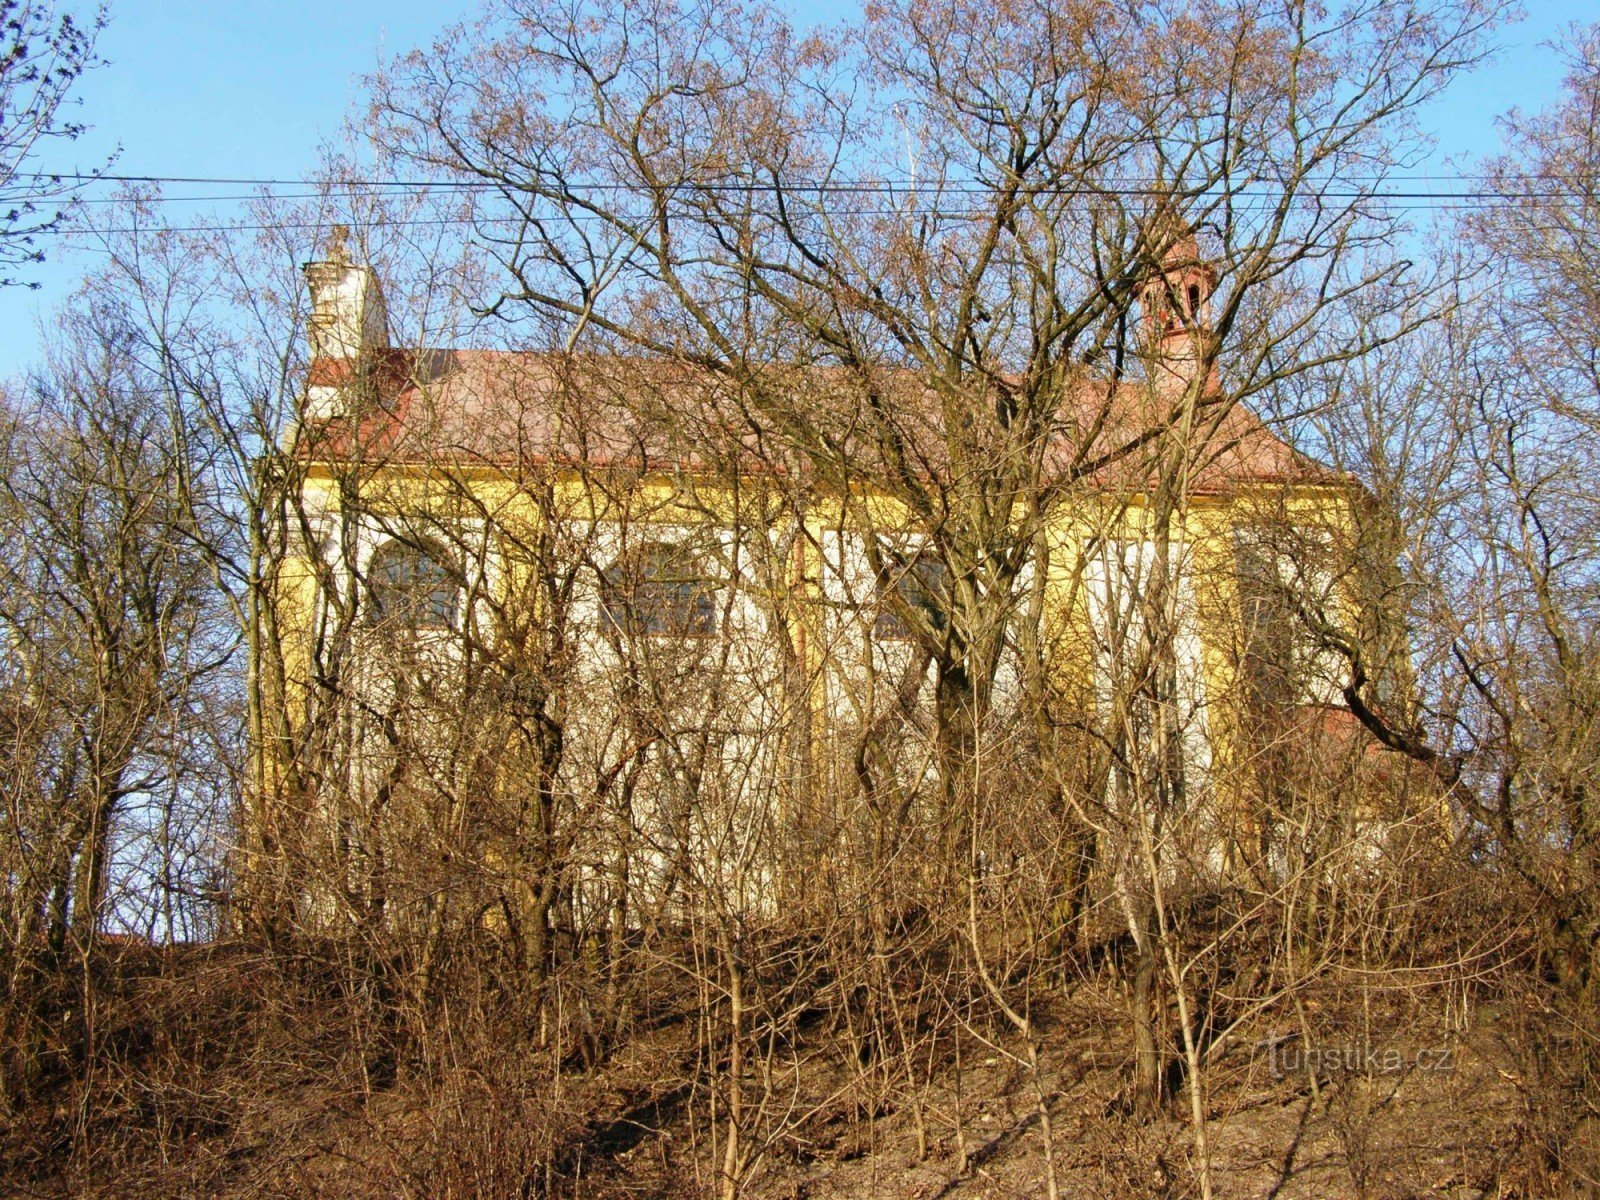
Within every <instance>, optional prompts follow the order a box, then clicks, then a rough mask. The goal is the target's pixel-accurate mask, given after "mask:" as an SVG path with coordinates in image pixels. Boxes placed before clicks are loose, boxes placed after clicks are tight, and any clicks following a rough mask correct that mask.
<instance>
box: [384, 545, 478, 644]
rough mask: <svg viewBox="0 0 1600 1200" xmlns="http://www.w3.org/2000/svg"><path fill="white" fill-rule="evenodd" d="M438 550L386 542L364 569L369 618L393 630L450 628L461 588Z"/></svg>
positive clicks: (423, 546)
mask: <svg viewBox="0 0 1600 1200" xmlns="http://www.w3.org/2000/svg"><path fill="white" fill-rule="evenodd" d="M448 563H449V560H448V558H447V557H446V556H445V554H444V552H443V551H442V550H440V549H439V548H438V547H437V546H432V545H426V544H424V545H411V544H408V543H405V542H386V543H385V544H384V545H383V546H381V547H379V548H378V551H377V553H375V554H374V555H373V556H372V562H371V563H370V564H369V565H368V567H367V591H368V597H369V604H368V606H367V616H368V620H369V621H370V622H371V623H372V624H374V625H383V626H387V627H389V628H393V629H452V628H454V627H455V623H456V605H457V602H458V601H459V599H460V592H461V589H460V588H459V587H458V586H457V585H456V581H455V577H454V575H453V573H452V572H451V570H450V567H449V565H448Z"/></svg>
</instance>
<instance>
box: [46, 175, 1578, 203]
mask: <svg viewBox="0 0 1600 1200" xmlns="http://www.w3.org/2000/svg"><path fill="white" fill-rule="evenodd" d="M17 177H19V178H28V179H38V180H60V181H69V182H74V183H122V184H158V185H165V184H190V185H195V186H207V187H258V188H297V189H318V190H310V191H307V190H302V191H301V192H300V193H298V194H297V195H296V196H291V197H280V198H285V199H295V198H300V199H314V198H316V197H318V196H320V195H324V194H326V193H327V192H329V191H338V190H343V189H350V188H359V189H363V190H369V191H446V192H448V191H465V192H476V191H497V190H510V191H520V190H523V189H521V188H519V187H518V186H517V185H516V184H515V183H514V182H504V183H502V182H501V181H497V180H488V179H331V180H326V181H318V180H311V179H281V178H280V179H275V178H265V177H257V178H251V177H246V176H204V175H111V174H98V173H94V172H47V171H34V172H18V173H17ZM1501 177H1502V178H1504V179H1507V180H1518V181H1523V182H1527V181H1536V180H1537V181H1545V182H1552V183H1559V182H1561V181H1562V177H1561V176H1559V175H1557V174H1554V173H1552V172H1524V173H1507V174H1504V175H1503V176H1501ZM1419 179H1420V180H1443V181H1450V180H1453V181H1456V182H1459V183H1463V184H1465V183H1468V182H1469V181H1471V182H1476V179H1477V177H1472V176H1466V175H1461V174H1457V173H1450V174H1431V175H1416V174H1404V175H1401V174H1396V175H1382V176H1378V175H1371V176H1355V175H1347V176H1341V177H1339V178H1338V179H1330V180H1326V181H1321V183H1326V184H1328V185H1344V186H1348V187H1349V188H1350V190H1332V189H1331V188H1330V189H1328V190H1322V189H1321V184H1320V183H1319V181H1316V180H1308V179H1302V180H1298V181H1296V182H1297V185H1298V186H1301V187H1302V188H1303V189H1304V194H1305V196H1306V198H1307V199H1311V198H1318V199H1327V200H1361V199H1376V200H1386V201H1387V200H1406V201H1427V200H1437V201H1467V200H1474V201H1502V200H1545V199H1558V198H1560V197H1562V196H1566V195H1570V194H1573V193H1576V192H1580V191H1586V186H1585V187H1579V186H1577V185H1572V186H1563V187H1560V188H1553V189H1548V190H1535V189H1531V188H1524V189H1521V190H1513V189H1506V188H1488V189H1476V190H1471V191H1460V190H1453V189H1451V190H1441V189H1439V188H1426V189H1416V190H1397V191H1387V190H1376V189H1365V188H1357V187H1355V186H1354V185H1356V184H1359V183H1361V182H1363V181H1365V182H1369V183H1372V184H1378V183H1381V182H1384V181H1387V180H1396V181H1400V180H1407V181H1409V180H1419ZM560 186H561V190H562V191H564V192H570V193H573V194H578V193H583V192H605V191H613V192H615V191H622V192H630V191H643V190H646V189H644V188H643V187H641V186H640V185H637V184H631V183H621V182H612V181H599V180H573V181H568V182H564V183H562V184H561V185H560ZM685 186H686V187H689V188H692V189H693V190H695V191H707V192H729V193H751V194H768V193H776V192H780V191H782V192H791V193H793V192H802V193H812V194H819V195H901V194H905V193H910V192H931V191H937V192H939V193H941V194H948V195H983V194H987V193H989V192H992V191H994V190H996V189H995V187H994V186H992V185H985V184H981V183H945V184H936V185H934V186H931V187H930V186H929V185H928V184H927V182H926V181H922V182H920V183H918V182H914V181H911V180H895V179H885V180H873V181H868V180H835V181H811V180H795V181H789V182H784V183H763V182H756V181H749V182H739V181H736V182H727V183H714V182H704V183H694V184H689V185H685ZM666 190H669V191H670V190H672V189H671V188H670V187H669V188H667V189H666ZM1025 190H1026V191H1027V192H1028V193H1029V194H1034V195H1046V196H1065V197H1073V196H1151V197H1157V196H1166V195H1171V194H1172V191H1173V189H1172V188H1171V187H1168V186H1161V185H1157V184H1156V183H1154V182H1153V181H1149V180H1140V179H1132V178H1118V177H1116V176H1112V177H1110V178H1108V179H1107V180H1106V181H1105V182H1104V183H1099V184H1063V185H1060V186H1054V187H1031V188H1027V189H1025ZM1182 190H1184V189H1180V191H1182ZM1208 191H1209V189H1206V188H1202V189H1200V190H1199V191H1198V192H1197V193H1196V194H1197V195H1200V196H1204V195H1206V194H1208ZM1234 194H1235V195H1239V196H1243V197H1245V198H1250V199H1270V198H1276V197H1277V196H1278V195H1279V192H1278V191H1276V190H1274V189H1273V187H1272V183H1271V181H1270V180H1260V181H1257V182H1254V183H1250V184H1245V185H1243V187H1242V188H1241V189H1240V190H1239V191H1237V192H1235V193H1234ZM259 198H261V197H258V196H256V195H246V196H194V197H190V196H182V197H153V198H152V199H155V200H157V201H159V202H164V203H200V202H204V201H207V200H210V201H220V200H253V199H259ZM96 202H97V203H115V202H116V201H115V199H114V198H111V199H100V198H97V199H96Z"/></svg>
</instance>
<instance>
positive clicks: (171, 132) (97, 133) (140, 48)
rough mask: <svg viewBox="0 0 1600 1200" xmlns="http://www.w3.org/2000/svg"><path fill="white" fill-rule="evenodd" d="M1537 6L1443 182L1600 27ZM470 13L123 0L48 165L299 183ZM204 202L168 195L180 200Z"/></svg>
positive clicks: (1443, 131)
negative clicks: (376, 83)
mask: <svg viewBox="0 0 1600 1200" xmlns="http://www.w3.org/2000/svg"><path fill="white" fill-rule="evenodd" d="M78 7H84V6H82V5H80V6H78ZM793 7H794V10H795V11H796V13H797V14H799V15H801V16H802V17H803V18H805V19H815V20H826V19H829V18H830V17H832V16H833V15H836V14H838V13H840V12H842V11H848V10H849V8H850V7H852V6H851V5H850V4H849V0H837V2H834V3H828V4H821V5H817V4H804V3H795V4H794V5H793ZM1527 8H1528V9H1529V15H1528V17H1527V19H1526V20H1524V21H1523V22H1522V23H1520V24H1519V25H1517V26H1514V27H1512V28H1510V29H1508V30H1506V31H1505V32H1504V33H1503V34H1502V35H1501V38H1500V41H1501V43H1502V46H1503V49H1502V51H1501V55H1500V57H1499V59H1498V60H1497V61H1496V62H1493V63H1491V64H1489V65H1488V66H1486V67H1484V68H1482V69H1480V70H1479V71H1478V72H1476V73H1475V74H1474V75H1472V76H1471V77H1467V78H1463V79H1460V80H1458V81H1457V82H1456V83H1455V85H1454V86H1453V87H1452V88H1451V89H1450V91H1449V93H1448V94H1447V95H1446V96H1445V97H1444V98H1443V99H1442V100H1440V101H1439V102H1437V103H1436V104H1435V105H1434V106H1433V107H1432V108H1431V109H1430V110H1429V111H1428V112H1427V113H1425V114H1424V118H1423V119H1424V123H1425V124H1426V125H1428V126H1429V127H1430V128H1431V129H1432V130H1433V131H1434V133H1435V135H1436V136H1437V138H1438V141H1439V150H1438V152H1437V153H1436V154H1435V156H1434V158H1433V160H1432V162H1431V164H1430V168H1431V169H1432V170H1435V171H1438V172H1440V173H1442V174H1446V173H1449V172H1450V171H1451V164H1452V163H1464V162H1468V161H1470V159H1471V157H1472V156H1473V155H1474V154H1476V153H1480V152H1483V151H1485V150H1493V149H1495V148H1496V147H1497V146H1498V141H1499V139H1498V134H1497V133H1496V130H1495V124H1494V122H1495V118H1496V117H1497V116H1498V115H1499V114H1500V113H1502V112H1504V111H1505V110H1507V109H1509V108H1511V107H1513V106H1520V107H1522V108H1525V109H1537V108H1539V107H1541V106H1542V105H1544V104H1545V103H1547V102H1548V101H1549V100H1550V99H1552V98H1553V97H1554V96H1555V95H1556V93H1557V91H1558V90H1559V87H1560V83H1561V76H1562V68H1561V64H1560V62H1559V59H1558V58H1557V56H1556V55H1555V54H1554V52H1552V51H1551V50H1549V49H1548V48H1547V47H1545V46H1543V45H1541V43H1544V42H1548V41H1549V40H1550V39H1552V38H1553V37H1555V36H1557V34H1559V32H1560V31H1561V30H1562V29H1563V28H1564V27H1565V26H1567V25H1570V24H1572V23H1574V22H1580V21H1589V20H1593V19H1595V15H1596V14H1595V10H1594V7H1593V4H1592V0H1591V2H1589V3H1585V2H1583V0H1529V2H1528V4H1527ZM471 11H472V8H471V7H470V6H469V5H466V4H463V5H461V6H460V7H459V8H455V7H452V6H451V5H449V4H440V3H437V2H435V3H421V2H419V0H383V2H382V3H374V2H373V0H320V2H316V3H313V2H311V0H256V2H255V3H247V4H239V3H234V4H227V3H217V2H216V0H122V2H121V3H118V2H117V0H112V10H111V24H110V26H109V28H107V30H106V31H105V33H104V35H103V37H102V40H101V43H100V48H101V52H102V54H103V56H104V57H105V58H106V59H108V60H109V61H108V64H107V65H106V66H105V67H103V68H101V69H99V70H97V71H95V72H94V73H93V74H91V75H90V76H88V77H87V78H85V80H84V81H83V85H82V87H81V88H80V94H81V97H82V102H83V103H82V108H81V110H80V115H81V116H82V119H84V120H86V121H88V122H89V123H90V124H91V125H92V126H93V129H92V131H91V133H90V134H89V135H87V136H86V137H85V138H84V139H82V140H81V141H79V142H77V143H75V144H72V145H69V146H59V147H53V148H52V149H51V150H50V151H49V157H48V159H47V160H46V161H45V162H44V163H42V164H41V165H42V166H46V167H48V168H50V169H74V168H78V167H89V166H92V165H95V164H96V163H98V162H102V161H103V160H104V158H105V156H106V155H107V154H108V153H109V152H110V151H111V150H112V149H114V148H116V147H119V146H120V155H119V157H118V160H117V163H116V166H115V168H114V169H115V170H116V171H117V172H118V173H120V174H127V175H158V176H192V177H204V178H217V177H228V178H251V179H256V178H273V179H295V178H299V177H301V176H303V175H304V174H305V173H306V172H308V171H309V170H311V169H312V168H313V167H314V165H315V163H316V159H317V147H318V145H319V144H320V143H322V142H323V141H325V140H327V139H329V138H332V137H335V136H336V135H337V134H338V132H339V128H340V124H341V121H342V120H343V118H344V116H345V114H346V112H347V111H348V110H349V109H350V107H351V105H352V104H353V103H355V102H358V101H359V97H360V89H359V85H358V81H359V77H360V76H361V75H362V74H364V73H366V72H369V71H371V70H373V69H374V68H375V67H376V66H377V65H378V63H379V62H380V61H381V60H382V59H384V58H386V57H389V56H392V55H393V54H395V53H399V52H401V51H404V50H407V49H410V48H412V47H414V46H417V45H421V44H425V43H427V42H429V41H431V40H432V39H433V38H434V37H435V36H436V35H437V34H438V33H439V32H440V31H441V30H442V29H444V28H445V27H446V26H447V25H448V24H450V23H452V22H453V21H454V20H457V19H460V18H461V17H465V16H467V15H468V14H469V13H470V12H471ZM213 190H214V191H215V192H217V193H218V194H223V193H225V194H229V195H234V194H238V193H239V192H241V191H242V190H243V189H240V188H221V189H213ZM203 191H205V189H203V188H197V187H193V186H189V187H182V186H180V185H173V186H171V187H169V188H168V192H169V194H171V195H195V194H199V193H200V192H203ZM227 208H228V205H227V203H225V202H224V203H221V204H218V203H213V202H203V203H198V204H196V205H194V206H193V207H192V208H190V209H189V210H188V211H187V212H185V211H183V209H181V208H175V210H174V211H172V212H171V214H170V215H171V216H172V217H174V218H176V217H178V216H180V215H193V216H195V217H196V218H199V219H202V220H203V219H205V217H206V215H207V214H208V213H214V212H225V211H227ZM46 249H47V253H49V254H50V256H51V260H52V261H50V262H49V263H48V264H47V265H46V266H45V267H43V268H36V269H35V270H34V273H33V274H32V276H31V277H32V278H34V279H36V280H37V281H38V282H39V283H40V285H41V286H40V288H39V289H38V290H37V291H28V290H24V289H19V288H9V289H0V377H6V376H11V375H13V374H15V373H16V372H17V371H19V370H21V369H25V368H26V367H27V366H28V365H29V364H30V363H31V362H32V361H33V360H34V359H35V358H36V356H37V351H38V344H39V335H38V328H39V322H40V320H41V319H44V318H47V317H48V316H49V314H50V313H51V312H52V311H53V310H54V309H56V308H57V307H58V306H59V305H60V304H61V303H62V302H63V301H64V300H65V299H66V298H67V297H68V296H69V295H70V294H71V293H72V291H73V290H74V288H75V287H76V285H77V283H78V281H79V280H81V278H82V277H83V275H84V273H85V272H86V271H92V270H93V269H94V266H95V264H94V260H93V257H92V255H82V256H78V257H75V256H73V255H72V254H71V253H69V252H64V251H61V250H60V249H59V248H57V247H54V246H49V247H47V248H46Z"/></svg>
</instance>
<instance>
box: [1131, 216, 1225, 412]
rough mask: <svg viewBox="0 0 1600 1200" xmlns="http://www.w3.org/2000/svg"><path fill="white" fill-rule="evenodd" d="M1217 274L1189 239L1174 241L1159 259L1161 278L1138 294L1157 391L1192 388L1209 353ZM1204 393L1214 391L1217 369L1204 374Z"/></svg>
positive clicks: (1188, 235)
mask: <svg viewBox="0 0 1600 1200" xmlns="http://www.w3.org/2000/svg"><path fill="white" fill-rule="evenodd" d="M1216 290H1217V270H1216V268H1215V267H1213V266H1212V265H1211V263H1210V262H1208V261H1207V260H1205V259H1204V258H1202V257H1201V256H1200V243H1199V240H1198V239H1197V238H1196V237H1195V236H1194V234H1193V233H1183V234H1181V235H1179V236H1178V237H1177V238H1175V239H1174V240H1173V241H1172V242H1171V243H1170V244H1169V245H1168V246H1167V248H1166V250H1165V251H1164V252H1163V253H1162V255H1161V273H1160V274H1159V275H1157V276H1155V277H1154V278H1152V279H1151V280H1149V282H1147V283H1146V284H1145V285H1144V287H1143V288H1142V289H1141V290H1140V293H1139V308H1140V312H1141V320H1140V324H1141V327H1142V330H1143V334H1144V344H1145V347H1146V352H1147V353H1148V354H1149V355H1150V356H1151V359H1152V366H1151V374H1152V377H1153V379H1154V381H1155V383H1156V386H1157V387H1158V388H1160V389H1161V390H1163V391H1165V390H1169V389H1181V388H1185V387H1188V386H1189V385H1190V384H1191V383H1193V382H1194V380H1195V379H1196V377H1197V376H1198V375H1199V373H1200V371H1201V370H1202V364H1203V363H1205V361H1206V358H1207V352H1208V350H1209V349H1210V348H1211V347H1210V342H1211V337H1212V325H1211V297H1212V296H1213V295H1214V294H1215V293H1216ZM1207 374H1208V378H1207V380H1206V387H1207V388H1208V389H1209V388H1212V387H1215V386H1216V363H1215V361H1214V360H1213V361H1212V362H1211V363H1210V365H1209V368H1208V370H1207Z"/></svg>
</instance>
